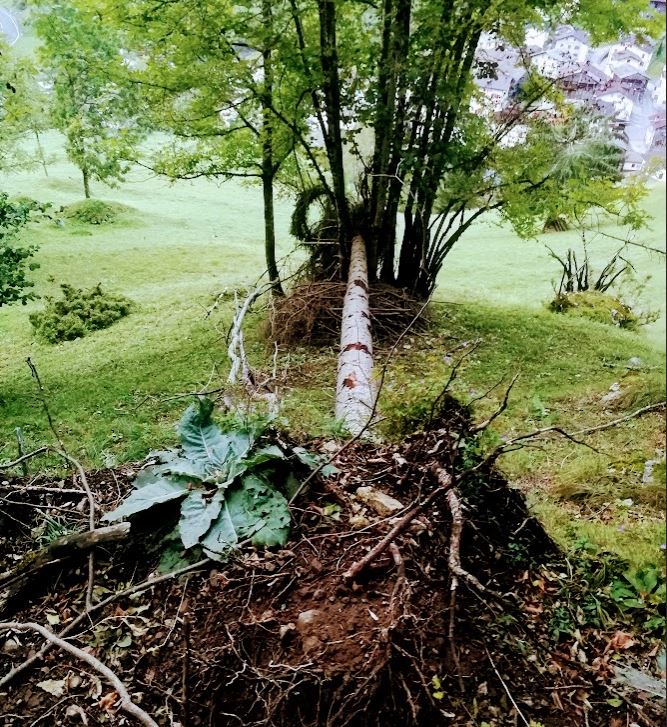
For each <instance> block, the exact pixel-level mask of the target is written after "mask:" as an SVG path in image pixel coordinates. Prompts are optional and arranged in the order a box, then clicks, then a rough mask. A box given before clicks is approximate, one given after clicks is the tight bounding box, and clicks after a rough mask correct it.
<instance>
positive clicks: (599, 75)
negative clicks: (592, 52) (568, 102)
mask: <svg viewBox="0 0 667 727" xmlns="http://www.w3.org/2000/svg"><path fill="white" fill-rule="evenodd" d="M611 80H612V79H611V76H609V75H608V74H606V73H605V72H604V71H603V70H602V69H601V68H598V67H597V66H595V65H593V64H592V63H590V62H589V61H587V62H586V63H584V64H583V65H582V66H580V67H579V68H578V69H577V70H576V71H575V72H574V73H573V74H572V75H570V76H565V77H563V78H562V79H561V82H560V86H561V88H562V89H563V91H564V92H565V93H566V94H567V95H568V96H569V97H570V98H572V99H581V100H588V99H591V98H592V97H593V96H595V94H596V93H598V92H601V91H603V90H604V89H605V88H606V87H607V85H608V84H609V83H610V82H611Z"/></svg>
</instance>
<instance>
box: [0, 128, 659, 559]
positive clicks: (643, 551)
mask: <svg viewBox="0 0 667 727" xmlns="http://www.w3.org/2000/svg"><path fill="white" fill-rule="evenodd" d="M44 141H45V145H46V147H47V151H48V154H49V157H50V160H51V161H50V163H49V167H48V172H49V176H48V177H46V176H45V175H44V172H43V171H41V170H34V171H31V172H25V173H21V174H19V175H14V176H10V177H8V178H7V179H5V180H4V181H3V189H5V190H6V191H8V192H9V193H10V194H12V195H17V196H18V195H30V196H32V197H35V198H37V199H39V200H42V201H49V202H52V203H53V205H54V210H55V211H57V210H58V209H59V207H60V206H61V205H65V204H69V203H71V202H75V201H78V200H79V199H81V197H82V190H81V183H80V179H79V176H78V172H77V170H76V169H74V168H73V167H72V166H71V165H69V164H68V163H66V161H65V160H64V159H63V157H62V151H61V145H60V142H59V139H58V137H57V136H56V135H49V136H48V137H47V138H46V139H45V140H44ZM93 191H94V193H95V194H96V195H98V196H99V197H100V198H103V199H106V200H112V201H115V202H119V203H122V204H124V205H127V206H129V207H131V208H132V210H131V211H130V212H129V213H128V214H127V215H126V216H125V217H124V218H123V219H122V220H121V221H119V222H117V223H114V224H112V225H107V226H95V227H90V226H85V225H81V224H75V223H71V222H69V221H65V222H64V223H62V224H59V223H57V222H56V221H50V222H42V223H39V224H35V225H33V226H32V227H31V228H30V229H29V230H28V231H27V232H26V233H25V236H24V237H25V239H26V241H31V242H35V243H37V244H39V246H40V250H39V253H38V255H37V260H38V262H39V263H40V266H41V267H40V268H39V270H37V271H36V272H35V281H36V291H37V292H38V293H39V294H40V295H53V294H55V293H57V291H58V285H59V284H60V283H63V282H66V283H70V284H72V285H75V286H77V287H85V286H92V285H94V284H96V283H98V282H99V283H102V285H103V287H105V288H108V289H109V290H112V291H114V292H118V293H122V294H124V295H126V296H128V297H130V298H131V299H132V300H134V301H135V302H136V304H137V309H136V311H135V312H134V313H132V314H131V315H130V316H129V317H127V318H125V319H123V320H122V321H120V322H119V323H117V324H116V325H114V326H113V327H111V328H109V329H107V330H104V331H98V332H96V333H94V334H92V335H90V336H87V337H86V338H83V339H79V340H75V341H71V342H67V343H63V344H59V345H56V346H53V345H50V344H46V343H41V342H40V341H38V340H36V339H35V338H34V336H33V334H32V331H31V327H30V324H29V322H28V314H29V312H30V311H31V310H34V309H36V308H39V307H40V306H41V305H42V303H40V302H39V301H37V302H35V303H32V304H30V305H28V306H26V307H21V306H15V307H11V308H3V309H1V310H0V341H1V342H2V345H1V346H0V459H8V458H10V457H12V456H13V455H14V454H15V451H16V443H15V439H14V430H15V428H16V427H21V428H22V431H23V434H24V436H25V439H26V442H27V445H28V446H34V445H38V444H40V443H42V442H44V441H47V440H53V435H52V433H51V432H50V431H49V427H48V423H47V420H46V417H45V414H44V410H43V405H42V402H41V401H40V399H39V398H38V397H37V396H36V392H37V390H36V387H35V383H34V381H33V380H32V379H31V375H30V371H29V369H28V366H27V364H26V362H25V359H26V358H27V357H28V356H30V357H31V359H32V361H33V362H34V363H35V365H36V366H37V368H38V370H39V372H40V375H41V378H42V380H43V383H44V386H45V390H46V399H47V402H48V407H49V410H50V412H51V414H52V416H53V419H54V421H55V423H56V427H57V430H58V433H59V435H60V436H61V437H62V439H63V441H64V442H65V444H66V446H67V447H68V449H69V451H70V452H71V453H72V454H75V455H77V456H79V457H81V458H82V459H83V461H84V462H85V463H86V464H87V465H89V466H93V467H96V466H102V465H109V464H112V463H122V462H124V461H130V460H134V459H137V458H140V457H142V456H143V455H145V454H146V453H147V452H148V451H149V450H150V449H153V448H156V447H159V446H162V445H164V444H165V443H167V442H168V441H170V439H171V438H172V437H173V423H174V421H175V419H176V417H177V416H178V412H179V411H180V410H181V409H182V408H183V406H184V400H183V399H181V398H177V399H174V398H173V397H174V396H176V395H179V394H185V393H188V392H193V391H197V390H201V389H202V388H205V387H212V388H215V387H216V386H219V385H220V384H221V382H223V381H224V373H225V370H226V368H227V362H226V353H225V345H224V338H225V335H226V330H227V326H228V324H229V319H230V311H231V307H232V303H231V302H230V301H228V300H227V301H226V302H223V303H222V304H221V305H220V306H218V307H217V309H216V310H215V311H214V312H213V313H212V314H211V315H208V316H207V309H208V308H210V306H211V304H212V302H213V301H214V300H215V296H216V294H217V293H219V292H221V291H223V290H225V289H236V288H244V287H246V286H248V285H251V284H252V283H253V282H254V281H255V280H256V279H257V277H258V276H259V274H260V273H261V271H262V270H263V260H262V244H261V239H262V214H261V195H260V193H259V190H258V189H257V188H252V187H246V186H242V185H240V184H235V183H227V184H224V185H217V184H215V183H213V182H210V181H205V180H197V181H196V182H187V183H185V182H184V183H178V184H176V185H170V184H169V183H167V182H166V181H164V180H162V179H158V178H155V177H151V176H150V174H149V173H148V172H142V171H136V172H134V173H133V174H132V176H131V178H130V179H129V180H128V181H127V182H126V183H124V184H123V185H122V186H121V187H120V188H119V189H114V190H109V189H107V188H104V187H101V186H97V187H95V188H94V190H93ZM664 201H665V187H664V185H663V186H656V187H655V188H653V189H652V190H651V193H650V196H649V198H648V200H647V205H648V207H649V210H650V211H651V212H652V213H653V214H654V215H655V222H654V224H653V230H655V231H654V232H648V233H646V234H645V235H643V237H642V238H641V239H643V240H645V241H646V242H647V243H648V244H650V245H652V246H656V247H663V248H664V238H663V237H662V236H661V232H660V231H661V230H662V229H663V228H664ZM289 214H290V205H289V203H288V201H285V200H283V201H281V202H280V203H279V204H278V208H277V222H278V230H279V247H280V254H281V255H287V254H288V253H289V252H290V251H291V250H292V248H293V244H292V241H291V239H290V238H289V235H288V232H287V230H288V226H289ZM56 217H57V215H56ZM544 242H547V243H548V244H549V245H551V246H552V247H553V248H554V249H556V250H559V251H563V250H565V249H566V248H567V247H568V246H570V245H573V244H574V243H576V242H577V241H576V239H575V236H574V235H573V234H572V233H557V234H551V235H548V236H545V237H544V239H543V240H541V241H539V242H535V241H532V242H528V241H521V240H519V239H517V238H516V237H515V236H514V235H513V234H511V232H510V231H508V230H507V229H503V228H501V227H499V226H497V225H494V224H491V223H489V224H480V225H477V226H476V227H475V228H474V229H472V230H471V231H470V232H469V233H468V235H467V236H466V237H465V238H464V239H462V241H461V242H460V243H459V245H458V247H457V248H456V249H455V250H454V251H453V253H452V254H451V255H450V257H449V258H448V260H447V264H446V266H445V269H444V270H443V272H442V276H441V280H440V286H439V288H438V291H437V294H436V299H437V301H438V304H437V305H436V306H435V307H434V310H435V312H434V316H435V318H436V319H437V323H436V325H435V326H434V328H433V330H432V331H431V332H430V333H428V334H427V335H426V336H420V337H415V338H413V339H411V340H408V341H406V343H405V346H406V348H402V349H401V350H400V351H399V353H398V355H397V356H396V357H395V358H394V360H393V361H392V364H391V366H390V367H389V370H388V376H387V386H386V388H385V391H384V396H383V403H382V407H383V413H384V414H386V416H387V417H388V422H392V421H399V420H400V418H401V416H403V414H404V413H405V409H406V407H407V408H409V407H410V406H415V407H417V408H418V407H419V405H420V402H421V404H422V405H423V401H424V399H425V397H427V396H428V395H429V393H432V392H436V391H437V389H438V386H441V385H442V381H443V380H444V379H445V378H446V376H447V375H448V372H449V370H450V369H449V366H450V364H449V363H448V360H447V359H445V357H444V354H445V353H446V352H447V351H448V350H451V349H452V348H454V347H455V346H456V345H458V344H459V343H460V342H461V341H463V340H469V339H473V338H474V339H477V338H479V339H481V341H482V343H481V346H480V348H479V350H478V351H477V352H476V353H475V355H474V356H473V357H471V359H470V360H469V361H468V362H467V364H466V365H465V367H463V369H462V375H461V377H460V380H459V381H458V383H457V392H458V394H459V395H460V396H461V397H463V398H466V397H471V396H475V395H476V393H477V392H481V391H484V390H485V389H487V388H489V387H490V386H491V385H492V384H493V383H495V382H496V381H497V380H498V379H499V378H500V377H501V376H502V375H507V376H509V375H511V374H513V373H515V372H520V373H521V378H520V379H519V382H518V384H517V386H516V390H515V395H514V396H513V398H512V400H511V405H510V407H509V408H508V410H507V412H506V413H505V414H504V415H503V417H501V418H500V419H498V421H497V423H496V430H497V432H498V433H505V432H518V431H525V430H530V429H533V428H536V427H540V426H546V425H549V424H556V423H558V424H562V425H564V426H567V427H568V428H572V427H574V428H577V427H579V426H587V425H590V424H595V423H599V422H601V421H606V420H607V419H609V418H610V417H613V416H622V415H623V414H625V413H627V412H629V411H631V410H632V409H633V407H637V406H641V405H643V404H644V403H649V402H651V401H655V400H657V399H659V398H660V397H661V396H662V397H664V384H663V373H662V372H663V370H664V354H663V351H664V331H665V310H664V302H665V280H664V270H665V263H664V257H660V256H658V255H656V254H654V253H653V254H649V253H646V252H644V251H643V250H639V249H636V248H635V249H633V252H632V253H631V260H632V262H633V264H634V265H635V267H636V268H637V271H638V274H639V277H640V278H641V277H642V276H645V275H647V274H648V273H651V274H652V277H651V279H650V280H649V281H648V282H647V283H646V285H645V287H644V290H643V291H642V294H641V303H642V305H644V306H647V307H649V308H651V309H654V310H659V311H660V312H661V317H660V318H659V319H658V321H656V322H655V323H653V324H652V325H651V326H649V327H647V328H646V329H645V330H643V331H641V332H640V333H638V334H635V333H630V332H626V331H621V330H618V329H615V328H613V327H611V326H606V325H603V324H593V323H588V322H586V321H583V320H581V319H574V318H568V317H565V316H556V315H554V314H551V313H549V312H548V311H546V309H545V305H544V304H545V302H546V301H547V300H548V299H549V297H550V296H551V295H552V294H553V290H552V280H553V279H555V278H556V277H557V276H558V270H557V266H556V265H555V263H554V261H553V260H551V259H550V258H549V256H548V253H547V251H546V248H545V247H544V244H543V243H544ZM614 249H615V246H614V244H613V243H612V242H609V241H608V242H599V243H595V244H594V246H593V247H592V254H593V257H594V259H595V260H596V262H604V261H606V259H607V258H608V256H609V255H610V254H611V252H613V250H614ZM261 323H262V314H261V312H257V313H255V314H254V315H253V316H251V318H250V321H249V324H250V329H249V331H248V338H249V352H250V355H251V357H252V359H253V361H255V362H256V363H257V365H258V366H261V365H267V363H268V361H269V357H270V354H271V351H272V349H271V347H270V345H268V344H267V342H266V341H265V340H264V339H263V337H262V326H261ZM332 353H333V349H325V350H319V351H313V350H312V349H305V348H303V349H296V350H291V351H281V352H280V355H279V370H283V369H287V371H288V373H287V375H286V381H285V383H284V386H283V389H282V392H283V398H284V417H285V419H286V422H287V423H286V426H289V427H290V428H291V429H292V430H293V431H295V432H303V433H305V434H310V435H312V434H327V433H331V432H332V431H335V423H334V422H333V420H332V417H331V413H330V409H331V404H332V386H333V375H334V374H333V372H334V368H333V366H332V361H333V359H332ZM382 355H383V351H382V349H381V350H380V358H382ZM633 356H635V357H639V358H640V359H641V362H642V364H641V365H642V370H641V371H639V372H629V371H628V370H626V368H625V363H626V362H627V361H628V359H629V358H630V357H633ZM615 382H620V383H621V384H622V389H623V392H624V397H623V399H622V400H621V401H620V402H619V403H618V406H617V410H615V411H614V412H611V413H608V412H606V411H605V410H604V408H603V407H602V405H601V403H600V398H601V396H602V395H603V394H604V393H606V392H607V390H608V389H609V386H610V385H611V384H613V383H615ZM497 400H498V392H495V393H494V394H493V395H492V397H491V399H490V400H489V401H486V402H481V403H480V404H479V405H477V408H476V412H477V415H478V416H480V417H481V416H483V415H484V414H485V413H486V412H488V411H490V410H491V408H492V407H493V406H494V405H495V404H494V402H497ZM385 426H387V425H385ZM661 431H662V430H661V417H660V416H658V415H653V416H648V417H643V418H641V419H637V420H633V422H631V423H630V424H628V425H626V426H624V427H619V428H618V429H614V430H608V431H606V432H605V433H604V434H600V435H598V436H597V437H595V438H594V439H593V441H592V443H593V444H594V446H597V447H598V448H599V449H603V450H605V451H606V452H607V454H606V455H604V454H597V453H595V452H592V451H591V450H588V449H585V448H581V447H576V446H574V445H572V444H571V443H567V442H562V441H561V442H558V443H554V444H551V445H549V446H548V447H546V448H545V449H544V450H526V451H525V452H521V453H518V454H515V455H513V456H512V457H511V458H507V459H506V460H505V461H504V462H503V467H505V469H506V471H507V473H508V474H509V475H510V476H511V478H512V479H513V480H514V481H515V482H516V483H517V485H519V486H521V487H523V488H524V489H525V490H526V492H528V493H529V496H530V498H531V500H532V502H533V503H534V505H535V508H536V509H537V511H538V512H539V513H540V514H541V515H542V517H543V518H544V519H545V521H546V522H547V525H548V526H549V528H550V529H551V531H552V532H553V533H554V534H555V536H556V537H558V538H559V539H561V540H562V541H563V542H572V540H573V539H576V538H579V539H581V538H586V539H589V540H591V541H592V542H596V543H598V544H600V545H601V546H604V547H608V548H611V549H612V550H616V552H619V553H621V554H623V555H624V556H626V557H630V558H632V559H633V562H635V563H637V564H639V563H642V562H648V561H650V560H657V559H658V558H659V556H660V552H659V550H658V548H659V545H660V543H662V542H664V534H663V532H664V528H663V526H662V524H661V518H660V513H661V509H662V498H661V496H659V495H658V494H656V492H655V488H648V489H647V488H643V487H642V484H641V474H642V472H643V467H644V462H645V461H646V460H647V459H650V458H652V457H655V450H656V448H659V447H660V446H662V434H661ZM609 453H612V454H609ZM628 502H631V504H628Z"/></svg>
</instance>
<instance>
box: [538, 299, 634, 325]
mask: <svg viewBox="0 0 667 727" xmlns="http://www.w3.org/2000/svg"><path fill="white" fill-rule="evenodd" d="M549 310H551V311H552V312H554V313H567V314H568V315H574V316H579V317H581V318H588V319H589V320H592V321H597V322H598V323H607V324H610V325H614V326H618V327H619V328H628V329H630V330H632V329H635V328H637V325H638V323H639V318H638V316H636V315H635V314H634V313H633V311H632V308H630V306H629V305H627V304H626V303H624V302H623V301H622V300H620V299H619V298H616V297H614V296H613V295H609V294H607V293H598V292H597V291H594V290H587V291H582V292H578V293H559V294H558V295H556V297H555V298H554V299H553V300H552V301H551V302H550V303H549Z"/></svg>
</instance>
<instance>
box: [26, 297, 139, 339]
mask: <svg viewBox="0 0 667 727" xmlns="http://www.w3.org/2000/svg"><path fill="white" fill-rule="evenodd" d="M60 287H61V288H62V291H63V297H62V299H60V300H55V299H54V298H47V301H48V303H47V305H46V307H45V308H44V309H43V310H41V311H37V312H35V313H31V314H30V322H31V323H32V325H33V327H34V329H35V333H36V334H37V335H38V336H40V337H41V338H43V339H44V340H46V341H48V342H49V343H58V342H60V341H71V340H73V339H75V338H81V337H82V336H85V335H86V334H87V333H90V331H96V330H99V329H101V328H108V327H109V326H111V325H112V324H114V323H115V322H116V321H117V320H119V319H121V318H123V317H125V316H126V315H128V314H129V313H130V311H131V310H132V301H130V300H129V299H128V298H125V297H124V296H122V295H113V294H112V293H106V292H104V291H103V290H102V288H101V286H100V285H99V284H98V285H96V286H95V287H94V288H91V289H90V290H82V289H79V288H74V287H72V286H71V285H66V284H63V285H61V286H60Z"/></svg>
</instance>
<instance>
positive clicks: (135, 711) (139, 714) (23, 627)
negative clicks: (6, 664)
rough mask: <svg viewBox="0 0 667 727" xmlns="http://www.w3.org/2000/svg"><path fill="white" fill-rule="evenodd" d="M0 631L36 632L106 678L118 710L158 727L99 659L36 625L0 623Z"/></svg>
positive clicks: (151, 726) (10, 622) (146, 724)
mask: <svg viewBox="0 0 667 727" xmlns="http://www.w3.org/2000/svg"><path fill="white" fill-rule="evenodd" d="M0 629H3V630H9V629H11V630H12V631H36V632H37V633H38V634H41V636H43V637H44V638H45V639H46V640H47V641H50V642H51V643H52V644H53V645H54V646H57V647H58V648H59V649H62V650H63V651H66V652H67V653H68V654H71V655H72V656H75V657H76V658H77V659H79V660H80V661H83V662H85V663H86V664H88V666H90V667H92V668H93V669H94V670H95V671H96V672H98V673H99V674H101V675H102V676H104V677H106V679H107V681H109V682H110V683H111V685H112V686H113V688H114V689H115V691H116V693H117V694H118V696H119V698H120V708H121V709H122V710H123V711H124V712H126V713H127V714H129V715H131V716H132V717H134V718H135V719H136V720H137V721H138V722H140V723H141V724H143V725H145V726H146V727H158V724H157V722H156V721H155V720H154V719H153V718H152V717H151V716H150V715H149V714H148V713H147V712H145V711H144V710H143V709H141V707H139V706H138V705H136V704H135V703H134V702H133V701H132V699H131V698H130V694H129V692H128V691H127V688H126V687H125V685H124V684H123V682H121V680H120V679H119V678H118V676H117V675H116V674H115V672H113V671H111V669H109V667H108V666H107V665H106V664H103V663H102V662H101V661H100V660H99V659H97V658H96V657H94V656H93V655H92V654H89V653H88V652H87V651H83V649H79V648H78V647H77V646H74V645H73V644H70V643H69V641H65V640H64V639H61V638H60V637H58V636H56V635H55V634H54V633H53V632H51V631H49V630H48V629H47V628H45V627H44V626H40V624H36V623H18V622H16V621H5V622H4V623H0Z"/></svg>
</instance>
